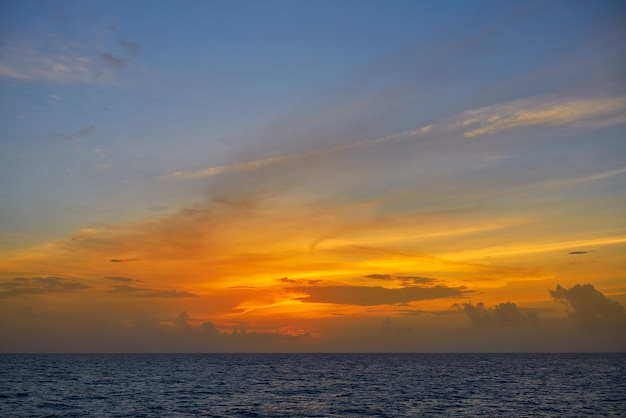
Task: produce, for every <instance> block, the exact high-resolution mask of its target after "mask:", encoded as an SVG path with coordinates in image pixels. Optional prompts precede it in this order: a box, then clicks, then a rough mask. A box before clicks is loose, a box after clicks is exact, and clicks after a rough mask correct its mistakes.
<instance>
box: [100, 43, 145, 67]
mask: <svg viewBox="0 0 626 418" xmlns="http://www.w3.org/2000/svg"><path fill="white" fill-rule="evenodd" d="M117 45H119V46H120V47H121V54H122V55H121V56H120V55H114V54H112V53H110V52H105V53H103V54H102V55H100V57H101V58H102V59H103V60H104V62H105V63H106V64H107V65H110V66H112V67H115V68H122V67H125V66H126V64H127V63H128V62H129V61H131V60H133V59H135V58H136V57H137V56H138V55H139V53H140V52H141V50H142V47H141V45H139V44H138V43H136V42H131V41H126V40H124V39H118V40H117Z"/></svg>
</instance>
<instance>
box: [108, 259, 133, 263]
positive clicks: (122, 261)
mask: <svg viewBox="0 0 626 418" xmlns="http://www.w3.org/2000/svg"><path fill="white" fill-rule="evenodd" d="M109 261H110V262H111V263H132V262H133V261H139V259H138V258H126V259H120V258H112V259H111V260H109Z"/></svg>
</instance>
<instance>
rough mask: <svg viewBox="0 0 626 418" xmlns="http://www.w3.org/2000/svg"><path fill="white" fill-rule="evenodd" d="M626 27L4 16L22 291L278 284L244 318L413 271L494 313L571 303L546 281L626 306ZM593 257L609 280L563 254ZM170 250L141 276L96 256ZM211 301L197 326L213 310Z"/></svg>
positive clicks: (4, 226) (594, 6) (301, 6)
mask: <svg viewBox="0 0 626 418" xmlns="http://www.w3.org/2000/svg"><path fill="white" fill-rule="evenodd" d="M625 15H626V4H624V3H623V2H620V1H608V0H602V1H551V2H538V1H537V2H522V1H520V2H513V1H507V2H502V1H448V2H441V1H389V2H383V1H297V2H296V1H265V2H260V1H259V2H257V1H182V2H171V1H132V2H124V1H107V2H103V1H30V2H8V1H5V2H2V3H1V4H0V150H1V152H0V251H2V252H4V253H5V256H4V257H5V258H3V259H0V261H2V260H4V261H2V263H4V264H2V263H0V267H2V269H3V271H1V270H0V276H1V277H0V278H6V279H7V280H13V279H14V278H15V277H18V276H19V277H18V278H24V277H26V278H29V277H30V278H31V279H32V280H35V279H36V278H39V277H55V278H56V277H61V278H63V279H64V280H65V279H66V280H79V281H80V280H87V279H89V280H92V279H93V280H96V281H97V280H102V277H109V276H111V277H118V276H120V277H126V278H127V279H129V280H131V279H132V280H137V282H133V281H129V282H128V283H152V286H153V288H154V289H157V288H158V289H161V287H163V286H165V287H168V286H169V287H171V288H175V289H179V291H180V294H189V293H194V294H196V293H198V294H202V295H203V296H202V297H207V298H208V297H213V296H209V295H213V293H212V292H218V290H217V289H221V288H222V287H221V286H225V284H224V283H228V284H229V285H232V286H235V287H237V286H240V287H241V286H244V287H245V286H258V287H259V289H261V288H263V289H266V290H264V291H263V292H268V293H267V295H266V294H265V293H263V294H264V295H265V296H263V297H260V296H258V299H255V298H257V296H255V297H252V296H250V295H247V296H245V297H244V296H241V298H243V299H241V300H239V299H237V298H239V297H240V296H237V297H235V296H232V297H233V298H235V299H236V300H237V301H238V302H237V303H239V305H237V304H236V303H235V302H233V303H234V304H235V305H234V306H236V307H237V309H241V310H242V311H245V312H248V310H247V309H252V308H249V305H250V306H251V305H254V304H259V306H261V305H263V304H264V303H269V302H267V300H270V299H271V300H273V301H274V302H275V304H276V306H286V305H289V306H291V305H290V304H292V303H295V302H294V300H295V299H288V300H283V299H281V298H283V297H284V295H283V296H280V295H282V293H281V294H280V295H279V294H278V293H272V292H275V289H274V287H272V286H274V285H271V283H274V282H272V280H274V279H276V278H277V277H282V276H284V277H285V278H287V277H292V275H294V277H295V276H297V277H296V278H293V277H292V278H291V279H290V280H296V281H297V280H317V279H316V278H319V280H327V282H323V281H322V283H324V285H325V286H335V285H336V287H334V288H332V289H330V292H331V293H332V292H333V291H336V292H342V291H343V289H344V288H345V287H344V286H347V284H346V283H349V284H350V285H354V283H353V282H350V280H356V277H361V276H362V277H368V276H371V275H372V274H378V275H380V276H385V277H387V276H389V275H390V274H391V273H393V274H395V275H396V276H397V277H405V276H406V277H409V276H411V275H424V276H427V277H430V276H428V275H435V276H437V277H439V275H441V278H440V279H441V280H448V282H445V283H448V284H447V285H449V286H453V285H458V286H469V289H470V290H469V291H468V293H464V295H465V296H463V297H466V298H469V299H468V300H470V301H471V302H472V303H475V302H478V300H474V299H472V297H474V296H475V297H478V296H477V295H482V296H481V297H483V300H485V301H488V302H493V303H496V302H504V301H510V300H512V296H514V295H521V296H520V297H521V298H522V300H521V301H517V302H518V303H528V304H532V303H552V301H551V300H550V299H549V294H548V292H547V290H546V289H548V288H552V289H553V288H555V286H556V285H557V284H562V285H564V286H566V287H568V286H574V285H576V284H579V283H582V282H584V283H593V284H595V285H596V286H597V287H598V288H599V289H601V291H603V292H606V293H607V294H610V295H611V296H613V297H615V298H618V299H619V300H624V295H625V294H626V282H624V271H623V268H621V269H620V268H619V265H620V263H621V261H622V260H623V258H624V251H623V245H624V242H625V240H626V238H625V237H626V229H625V228H626V225H624V217H623V215H622V213H623V212H624V210H625V209H626V207H625V206H626V205H625V203H626V202H625V199H624V196H625V192H626V190H625V182H624V176H626V164H625V163H624V161H626V160H625V158H624V157H625V156H626V141H624V137H625V131H624V123H625V122H626V84H625V83H624V80H625V76H626V74H625V69H626V60H625V57H626V54H625V45H626V42H625V40H626V30H624V17H625ZM220 228H223V229H220ZM214 229H215V231H214ZM200 231H202V232H201V233H200ZM186 236H188V237H189V238H188V239H187V238H185V237H186ZM218 237H219V238H218ZM159 240H165V241H168V240H169V243H168V244H163V245H161V246H158V245H156V244H154V243H156V242H160V241H159ZM219 240H221V241H220V242H222V244H221V247H220V246H217V247H214V246H213V245H214V244H213V242H214V241H215V242H217V241H219ZM266 241H271V243H269V244H267V247H268V248H266V249H263V250H262V249H260V248H264V246H265V243H264V242H266ZM209 242H210V243H212V244H209ZM193 245H197V248H200V247H202V248H204V247H203V246H205V245H208V246H209V247H210V248H212V250H211V251H215V256H214V259H213V258H210V257H209V255H207V254H208V253H196V252H194V251H195V250H194V249H193ZM215 245H216V244H215ZM218 247H219V249H217V248H218ZM111 249H119V251H117V253H116V254H110V253H108V252H107V251H111ZM166 249H167V250H166ZM601 249H602V250H601ZM301 251H304V252H303V253H300V252H301ZM307 251H308V252H307ZM316 251H317V252H316ZM572 251H573V252H576V251H578V252H579V254H578V253H576V254H574V255H581V256H582V257H580V258H581V259H582V260H584V262H582V263H581V265H584V267H581V266H579V265H578V264H570V263H566V262H565V261H564V260H562V259H561V258H559V257H562V255H563V254H568V252H572ZM114 252H115V251H114ZM187 252H189V254H192V253H193V254H195V255H193V256H191V255H190V256H189V257H190V258H189V259H187V258H186V257H187V256H186V255H184V254H187ZM83 253H84V257H85V258H84V262H83V263H82V264H76V263H77V261H75V260H74V255H72V254H83ZM138 254H139V255H138ZM141 254H143V255H141ZM211 254H213V253H211ZM407 254H419V257H417V258H418V259H419V260H421V261H419V262H417V264H415V266H413V267H411V266H412V265H411V264H410V262H409V261H408V260H405V259H404V258H403V257H405V256H407ZM140 255H141V256H140ZM157 255H158V256H157ZM41 257H44V258H41ZM151 257H154V258H155V259H154V260H153V261H154V263H156V264H150V263H149V262H148V261H146V264H140V263H138V264H137V265H138V266H139V267H133V268H136V269H138V270H137V271H135V274H137V276H136V277H135V276H133V277H127V276H123V274H124V273H115V272H112V271H109V268H110V266H108V265H106V266H100V267H98V266H99V264H98V263H99V262H100V261H97V260H109V259H120V260H135V259H137V260H139V259H141V260H152V258H151ZM160 257H164V258H163V259H161V258H160ZM211 257H213V255H211ZM429 257H431V258H429ZM533 257H535V258H533ZM592 257H595V258H593V259H592ZM40 258H41V259H40ZM183 258H184V259H185V260H186V263H188V264H185V266H186V267H184V268H183V267H180V266H179V267H180V268H181V269H182V270H183V271H184V272H186V273H183V272H182V271H181V272H180V274H179V273H174V271H175V270H176V268H175V267H174V266H175V265H177V264H176V263H178V261H180V260H181V259H183ZM156 259H159V261H157V260H156ZM296 259H297V260H298V261H297V262H296V261H295V260H296ZM435 259H436V260H444V261H438V262H437V263H439V264H437V263H435V262H434V261H432V260H435ZM33 260H39V261H37V262H35V261H33ZM242 260H243V261H242ZM278 260H281V261H280V262H279V261H278ZM428 260H431V261H428ZM161 262H162V263H165V264H163V265H161V264H159V263H161ZM276 263H277V264H276ZM281 263H282V264H281ZM420 263H422V264H420ZM463 263H465V264H463ZM467 263H470V264H471V267H469V266H470V264H467ZM472 263H473V264H472ZM105 264H106V263H105ZM192 265H193V266H195V267H193V268H192V267H190V266H192ZM242 265H245V267H242ZM277 265H282V266H289V268H292V269H293V270H292V271H291V272H290V271H286V272H284V273H283V272H281V271H280V268H279V267H277ZM306 266H308V267H306ZM420 266H421V267H420ZM574 266H577V267H574ZM129 268H130V267H129ZM187 268H189V270H188V271H187V270H185V269H187ZM307 268H309V270H307ZM202 269H206V271H211V272H212V273H211V274H213V276H211V277H212V278H211V279H210V280H209V279H202V278H201V276H200V273H198V271H200V270H202ZM285 269H287V267H285ZM368 269H369V270H368ZM386 269H387V270H386ZM389 269H390V270H391V271H388V270H389ZM573 269H577V270H573ZM202 271H204V270H202ZM129 274H130V273H129ZM151 274H153V276H151ZM219 274H222V275H223V276H219ZM16 275H18V276H16ZM298 275H299V276H298ZM359 275H361V276H359ZM396 276H393V277H396ZM600 276H601V277H600ZM246 277H248V278H249V280H250V282H247V281H246V280H248V279H246ZM389 277H392V276H389ZM151 280H154V282H151ZM203 280H204V281H203ZM346 280H347V282H346ZM359 280H361V279H359ZM398 280H399V279H398ZM438 280H439V279H438ZM7 283H9V282H7ZM11 283H12V282H11ZM33 283H39V282H37V281H36V280H35V281H34V282H33ZM55 283H56V282H55ZM285 283H292V284H295V283H296V282H295V281H294V282H285ZM302 283H304V282H297V284H298V285H299V287H298V289H302V288H303V287H302ZM307 283H308V282H307ZM316 283H317V282H316ZM358 283H361V284H363V283H362V282H358ZM442 283H443V282H442ZM0 284H1V283H0ZM396 285H397V286H404V285H406V280H405V281H402V280H400V281H398V282H397V283H396ZM7 286H8V285H7ZM55 286H56V285H55ZM90 286H91V285H90ZM146 286H147V284H146ZM159 286H161V287H159ZM264 286H265V287H264ZM311 286H312V285H311ZM472 286H474V287H472ZM59 288H60V289H61V288H63V289H65V287H63V286H61V287H59ZM67 288H68V289H69V288H72V286H69V287H67ZM151 289H152V288H151ZM154 289H153V290H154ZM158 289H157V290H155V291H154V292H153V293H150V292H147V293H145V292H144V293H145V294H154V295H157V294H161V295H162V294H168V293H163V292H161V290H158ZM498 289H499V290H498ZM318 291H319V290H315V291H314V290H311V292H313V293H315V292H318ZM159 292H161V293H159ZM185 292H186V293H185ZM202 292H205V293H202ZM319 292H321V291H319ZM471 292H476V293H471ZM453 293H454V292H453ZM457 293H458V292H457ZM173 294H179V293H176V292H174V293H173ZM320 294H321V293H320ZM229 295H230V293H229ZM268 295H271V296H268ZM472 295H474V296H472ZM94 297H95V296H94ZM228 297H231V296H228ZM248 297H250V298H252V299H253V300H254V302H251V301H250V300H247V299H245V298H248ZM620 298H621V299H620ZM104 299H106V298H104ZM104 299H102V300H104ZM235 299H233V300H235ZM261 299H262V300H263V302H261ZM339 299H341V298H339ZM544 299H545V300H544ZM229 300H230V299H229ZM297 300H299V301H300V302H298V303H300V304H301V305H307V304H306V303H303V302H302V300H304V299H297ZM342 300H343V299H342ZM546 300H547V301H546ZM187 302H189V301H186V302H185V303H187ZM513 302H515V301H513ZM16 304H17V302H16ZM44 305H45V304H44ZM44 305H42V306H44ZM157 305H158V304H157ZM157 305H154V306H152V305H151V306H152V307H151V308H150V309H153V311H150V312H152V313H153V314H154V315H155V316H156V317H158V318H160V320H161V321H162V323H163V324H165V323H167V321H168V319H167V318H168V316H167V315H170V314H171V312H170V311H168V309H170V308H167V309H166V308H164V307H163V306H165V305H163V306H161V305H158V306H160V307H155V306H157ZM269 305H271V304H269ZM269 305H268V306H269ZM448 305H451V304H450V303H449V304H448ZM16 306H18V305H16ZM45 306H47V305H45ZM168 306H169V305H168ZM194 306H195V307H194ZM199 306H200V305H199V304H198V305H197V306H196V305H194V304H191V305H189V306H187V305H183V304H182V302H181V304H179V305H176V309H180V310H184V311H185V312H187V311H189V313H190V315H191V317H194V315H195V317H196V318H203V319H210V318H208V316H209V313H208V312H207V311H205V310H203V309H205V308H201V307H199ZM255 306H256V305H255ZM263 306H265V305H263ZM271 306H274V305H271ZM298 306H300V305H298ZM307 306H310V305H307ZM528 306H530V305H528ZM448 308H449V306H448ZM16 309H17V308H16ZM42 309H43V308H42ZM146 309H148V308H146ZM172 309H173V308H172ZM194 309H196V311H194ZM233 309H234V308H233ZM276 309H279V308H276ZM280 309H282V308H280ZM320 309H321V308H320ZM346 309H348V308H346ZM350 309H352V308H350ZM389 309H390V310H389V312H387V314H389V315H392V316H394V315H396V316H397V315H399V314H398V312H399V311H397V308H389ZM394 309H396V310H394ZM432 309H443V310H445V309H444V308H442V306H440V305H437V306H435V305H433V307H432ZM538 309H539V308H538ZM542 309H543V308H542ZM322 311H323V310H320V311H319V312H322ZM237 312H239V311H237ZM303 312H304V311H303ZM316 312H318V311H316ZM319 312H318V313H319ZM324 312H325V311H324ZM350 312H352V311H350ZM159 315H160V316H159ZM219 315H221V316H219V317H218V319H215V321H216V323H217V324H218V325H219V324H220V323H221V324H222V325H221V326H223V327H227V325H226V324H227V323H228V321H227V319H225V318H230V317H229V316H228V315H234V313H232V312H231V313H228V312H226V311H224V312H220V314H219ZM303 315H304V314H303ZM320 315H322V314H320ZM355 315H356V314H355ZM163 318H166V319H163ZM255 318H256V317H255ZM259 318H260V317H259ZM198 321H200V319H198ZM220 321H222V322H220ZM272 326H273V325H272ZM218 327H219V326H218ZM267 329H274V328H271V326H270V325H267ZM274 330H275V329H274Z"/></svg>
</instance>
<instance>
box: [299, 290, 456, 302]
mask: <svg viewBox="0 0 626 418" xmlns="http://www.w3.org/2000/svg"><path fill="white" fill-rule="evenodd" d="M291 290H295V291H296V292H301V293H305V294H307V296H304V297H300V298H296V299H298V300H300V301H302V302H316V303H333V304H338V305H360V306H375V305H395V304H407V303H409V302H413V301H418V300H431V299H441V298H450V297H459V296H462V295H463V292H462V290H461V289H457V288H449V287H445V286H435V287H421V286H412V287H403V288H399V289H387V288H384V287H376V286H299V287H294V288H291Z"/></svg>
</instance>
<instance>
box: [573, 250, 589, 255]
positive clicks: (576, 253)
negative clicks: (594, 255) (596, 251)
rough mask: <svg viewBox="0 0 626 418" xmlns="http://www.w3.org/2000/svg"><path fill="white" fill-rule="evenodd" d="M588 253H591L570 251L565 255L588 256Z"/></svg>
mask: <svg viewBox="0 0 626 418" xmlns="http://www.w3.org/2000/svg"><path fill="white" fill-rule="evenodd" d="M590 252H592V251H570V252H569V253H567V254H569V255H583V254H589V253H590Z"/></svg>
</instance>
